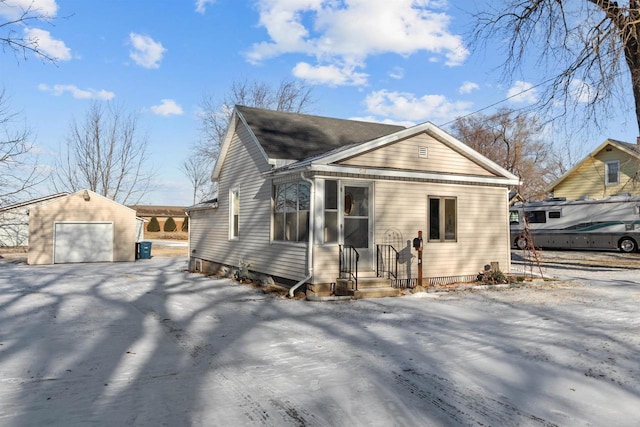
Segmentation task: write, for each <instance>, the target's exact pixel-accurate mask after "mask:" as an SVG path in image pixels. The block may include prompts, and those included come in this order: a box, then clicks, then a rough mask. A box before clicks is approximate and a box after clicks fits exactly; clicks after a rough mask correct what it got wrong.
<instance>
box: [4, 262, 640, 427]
mask: <svg viewBox="0 0 640 427" xmlns="http://www.w3.org/2000/svg"><path fill="white" fill-rule="evenodd" d="M185 267H186V261H185V259H184V258H153V259H150V260H141V261H138V262H136V263H116V264H84V265H55V266H27V265H24V264H13V263H3V264H0V425H2V426H45V425H46V426H51V425H56V426H76V425H105V426H107V425H108V426H124V425H139V426H162V425H166V426H185V425H199V426H213V425H230V426H240V425H270V426H286V425H298V426H300V425H305V426H306V425H308V426H316V425H323V426H342V425H345V426H346V425H358V426H392V425H400V426H414V425H421V426H422V425H434V426H444V425H446V426H448V425H485V426H487V425H492V426H511V425H523V426H526V425H543V426H551V425H562V426H584V425H591V426H638V425H640V351H639V350H640V316H639V314H640V308H639V307H640V270H634V269H608V268H594V269H590V270H589V271H586V270H578V269H572V268H570V267H568V266H564V267H563V268H561V269H557V270H550V271H549V273H554V274H558V275H562V276H564V278H571V277H578V276H581V277H583V279H581V280H575V281H569V282H562V283H559V284H550V285H543V286H538V287H529V288H524V289H515V290H502V291H496V290H492V291H476V292H460V293H449V294H445V295H442V296H438V297H435V298H434V297H433V295H429V296H430V297H429V298H424V297H422V298H420V297H418V295H421V296H424V295H425V294H416V296H405V297H400V298H384V299H377V300H360V301H349V302H332V303H327V302H323V303H314V302H308V301H301V300H288V299H284V298H279V297H276V296H274V295H269V294H264V293H262V292H261V291H260V289H257V288H255V287H252V286H249V285H240V284H235V283H233V282H231V281H229V280H220V279H214V278H210V277H205V276H201V275H197V274H189V273H187V272H185V271H184V269H185Z"/></svg>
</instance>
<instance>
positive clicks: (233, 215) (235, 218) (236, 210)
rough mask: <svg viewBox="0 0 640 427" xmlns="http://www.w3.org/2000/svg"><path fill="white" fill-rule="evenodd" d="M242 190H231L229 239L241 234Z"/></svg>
mask: <svg viewBox="0 0 640 427" xmlns="http://www.w3.org/2000/svg"><path fill="white" fill-rule="evenodd" d="M239 220H240V190H238V189H234V190H231V191H229V239H237V238H238V237H239V236H240V221H239Z"/></svg>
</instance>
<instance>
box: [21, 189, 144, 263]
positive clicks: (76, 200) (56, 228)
mask: <svg viewBox="0 0 640 427" xmlns="http://www.w3.org/2000/svg"><path fill="white" fill-rule="evenodd" d="M141 234H142V219H141V218H136V212H135V211H134V210H133V209H130V208H128V207H126V206H124V205H121V204H120V203H117V202H114V201H113V200H111V199H107V198H106V197H103V196H101V195H99V194H97V193H94V192H93V191H90V190H80V191H77V192H75V193H72V194H69V195H67V196H64V197H60V198H57V199H55V200H53V201H50V202H48V203H45V204H43V205H40V206H37V207H35V208H33V209H31V210H30V211H29V251H28V254H27V262H28V263H29V264H60V263H72V262H112V261H134V260H135V255H136V242H137V241H139V240H140V237H141Z"/></svg>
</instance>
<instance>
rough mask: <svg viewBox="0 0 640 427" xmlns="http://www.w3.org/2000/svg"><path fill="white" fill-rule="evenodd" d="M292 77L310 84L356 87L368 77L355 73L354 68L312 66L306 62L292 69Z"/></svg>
mask: <svg viewBox="0 0 640 427" xmlns="http://www.w3.org/2000/svg"><path fill="white" fill-rule="evenodd" d="M293 75H294V76H295V77H297V78H299V79H302V80H306V81H308V82H309V83H311V84H326V85H329V86H345V85H349V86H358V85H363V84H365V83H366V81H367V77H368V75H367V74H365V73H359V72H356V71H355V69H354V67H348V66H343V67H340V66H337V65H317V66H313V65H310V64H308V63H306V62H299V63H297V64H296V66H295V67H294V68H293Z"/></svg>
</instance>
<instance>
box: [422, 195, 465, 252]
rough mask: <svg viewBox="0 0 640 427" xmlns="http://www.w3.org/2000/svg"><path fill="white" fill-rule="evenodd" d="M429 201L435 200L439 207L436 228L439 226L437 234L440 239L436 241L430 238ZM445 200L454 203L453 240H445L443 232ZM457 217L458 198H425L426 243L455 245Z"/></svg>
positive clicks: (433, 196) (456, 239) (456, 240)
mask: <svg viewBox="0 0 640 427" xmlns="http://www.w3.org/2000/svg"><path fill="white" fill-rule="evenodd" d="M431 199H437V200H439V201H440V205H439V212H438V226H439V231H438V234H439V235H440V238H438V239H432V238H431V233H430V227H431V212H430V200H431ZM446 200H454V201H455V207H456V216H455V221H456V223H455V231H454V232H455V239H447V238H446V232H445V229H446V227H445V209H446V208H445V201H446ZM458 218H459V216H458V197H457V196H435V195H432V196H427V238H426V241H427V242H430V243H457V242H458V221H459V219H458Z"/></svg>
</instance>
